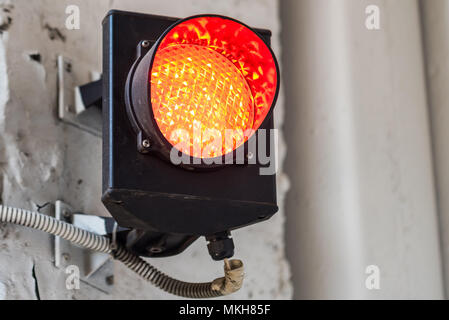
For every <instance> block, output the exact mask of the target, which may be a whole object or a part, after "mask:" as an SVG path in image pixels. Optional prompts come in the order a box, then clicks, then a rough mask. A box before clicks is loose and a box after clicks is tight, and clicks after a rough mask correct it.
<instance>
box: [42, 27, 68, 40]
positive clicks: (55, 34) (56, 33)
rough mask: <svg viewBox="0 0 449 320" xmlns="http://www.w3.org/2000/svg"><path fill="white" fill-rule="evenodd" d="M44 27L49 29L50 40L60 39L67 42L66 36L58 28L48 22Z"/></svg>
mask: <svg viewBox="0 0 449 320" xmlns="http://www.w3.org/2000/svg"><path fill="white" fill-rule="evenodd" d="M44 29H46V30H47V31H48V37H49V38H50V40H60V41H62V42H65V40H66V36H65V35H64V34H63V33H62V32H61V31H60V30H59V29H58V28H54V27H51V26H50V25H49V24H48V23H46V24H45V25H44Z"/></svg>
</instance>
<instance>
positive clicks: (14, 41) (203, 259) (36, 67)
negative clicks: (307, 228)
mask: <svg viewBox="0 0 449 320" xmlns="http://www.w3.org/2000/svg"><path fill="white" fill-rule="evenodd" d="M68 5H78V6H79V8H80V13H81V29H80V30H67V29H66V28H65V20H66V17H67V16H66V14H65V9H66V7H67V6H68ZM112 8H114V9H123V10H129V11H140V12H145V13H152V14H159V15H168V16H179V17H186V16H189V15H193V14H199V13H218V14H223V15H228V16H232V17H234V18H236V19H240V20H242V21H243V22H245V23H247V24H249V25H252V26H254V27H261V28H268V29H271V30H272V31H273V41H272V44H273V48H274V50H275V52H277V53H278V54H279V53H280V41H279V37H278V34H279V31H280V23H279V18H278V4H277V1H270V0H260V1H251V0H240V1H239V0H233V1H220V2H218V1H212V0H188V1H182V2H181V1H173V0H170V1H157V0H151V1H149V0H134V1H124V0H120V1H112V0H111V1H106V0H102V1H85V0H84V1H81V0H79V1H65V0H61V1H59V0H58V1H57V0H35V1H25V0H15V1H4V0H3V1H2V0H0V202H2V203H4V204H5V205H10V206H16V207H22V208H25V209H33V210H35V209H36V208H37V206H39V205H42V204H45V203H47V202H54V201H56V200H58V199H60V200H63V201H65V202H67V203H69V204H70V205H71V206H72V207H74V208H75V209H76V210H79V211H83V212H88V213H95V214H99V215H107V212H106V210H105V209H104V207H103V205H102V204H101V202H100V195H101V139H99V138H96V137H94V136H92V135H90V134H88V133H85V132H82V131H80V130H79V129H77V128H74V127H70V126H67V125H65V124H63V123H61V122H60V121H59V120H58V119H57V104H56V102H57V92H56V83H57V81H56V80H57V78H56V76H57V74H56V59H57V55H58V54H63V55H64V56H66V57H69V58H71V59H73V61H74V68H73V72H74V77H75V79H76V82H77V83H78V84H82V83H85V82H88V81H89V72H91V71H101V34H102V31H101V21H102V19H103V17H104V15H105V14H106V12H107V11H108V10H109V9H112ZM282 118H283V99H282V95H281V97H280V99H279V100H278V105H277V110H276V115H275V121H276V123H277V126H278V127H280V126H281V124H282ZM281 138H282V137H281ZM279 151H280V155H281V159H283V157H284V154H285V146H284V143H283V140H282V139H281V141H280V146H279ZM287 189H288V181H287V178H286V177H285V175H283V174H282V173H280V174H279V176H278V194H279V196H278V198H279V206H280V208H281V210H280V212H279V213H278V214H277V215H276V216H275V217H274V218H273V219H271V220H270V221H268V222H264V223H261V224H258V225H254V226H251V227H249V228H245V229H243V230H239V231H236V232H235V233H234V239H235V243H236V246H237V249H236V256H237V257H238V258H240V259H242V260H244V261H245V264H246V275H247V276H246V281H245V285H244V288H243V289H242V290H241V291H240V292H239V293H237V294H235V295H233V296H231V297H230V298H243V299H245V298H254V299H279V298H290V297H291V291H292V289H291V284H290V272H289V268H288V264H287V262H286V260H285V255H284V241H283V235H284V228H283V225H284V213H283V209H282V208H283V200H284V194H285V192H286V190H287ZM43 212H46V213H51V208H50V207H47V208H45V209H44V211H43ZM52 241H53V239H52V237H51V236H49V235H47V234H44V233H41V232H37V231H31V230H29V229H26V228H22V227H16V226H12V225H6V224H1V225H0V299H120V298H122V299H163V298H172V296H170V295H167V294H165V293H163V292H161V291H159V290H158V289H156V288H154V287H152V286H151V285H149V284H148V283H145V282H144V281H142V280H140V279H139V278H138V277H137V276H136V275H134V274H133V273H132V272H130V271H128V270H126V267H124V266H123V265H121V264H118V263H116V264H115V281H114V283H115V284H114V286H113V289H112V293H111V294H106V293H104V292H103V291H100V290H98V289H96V288H94V287H92V286H90V285H88V284H86V283H81V288H80V290H67V289H66V287H65V281H66V277H67V275H66V274H65V272H64V270H63V269H57V268H55V267H54V264H53V259H54V257H53V251H52V250H53V249H52ZM152 262H153V263H154V265H155V266H157V267H160V268H161V269H162V270H163V271H164V272H165V273H167V274H170V275H173V276H175V277H178V278H180V279H183V280H186V281H205V280H211V279H214V278H216V277H218V276H221V274H222V265H221V263H217V262H213V261H211V259H210V258H209V256H208V253H207V249H206V244H205V240H204V239H201V240H199V241H197V242H196V243H195V244H194V245H193V246H192V247H191V248H189V249H188V250H187V251H186V252H184V253H183V254H182V255H180V256H177V257H171V258H167V259H161V260H154V261H152ZM198 270H200V272H198Z"/></svg>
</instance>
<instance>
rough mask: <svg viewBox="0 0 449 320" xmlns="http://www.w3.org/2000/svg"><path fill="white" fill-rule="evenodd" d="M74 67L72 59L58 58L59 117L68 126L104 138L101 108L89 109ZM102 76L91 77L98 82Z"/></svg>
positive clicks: (94, 75)
mask: <svg viewBox="0 0 449 320" xmlns="http://www.w3.org/2000/svg"><path fill="white" fill-rule="evenodd" d="M73 70H74V65H73V62H72V60H71V59H69V58H67V57H64V56H61V55H60V56H58V117H59V119H60V120H62V121H64V122H65V123H67V124H70V125H72V126H75V127H77V128H79V129H81V130H83V131H86V132H89V133H91V134H93V135H94V136H97V137H101V136H102V112H101V110H100V109H99V108H87V107H86V106H85V105H84V101H83V100H84V99H83V98H82V96H81V93H80V90H81V89H80V88H81V87H79V86H77V85H76V80H75V74H74V72H73ZM100 77H101V75H100V74H98V73H95V74H92V75H91V78H92V80H96V81H98V80H99V78H100Z"/></svg>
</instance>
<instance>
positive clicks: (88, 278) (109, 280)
mask: <svg viewBox="0 0 449 320" xmlns="http://www.w3.org/2000/svg"><path fill="white" fill-rule="evenodd" d="M55 218H56V219H58V220H63V221H65V222H69V223H72V224H73V225H74V226H77V227H79V228H82V229H85V230H88V231H91V232H94V233H97V234H100V235H105V234H106V225H105V220H104V219H103V218H101V217H98V216H93V215H87V214H80V213H75V212H74V211H73V210H72V208H71V207H70V206H68V205H67V204H65V203H64V202H62V201H59V200H58V201H56V202H55ZM54 255H55V257H54V258H55V266H56V267H57V268H66V267H68V266H70V265H75V266H77V267H78V268H79V270H80V280H81V281H83V282H85V283H87V284H89V285H91V286H93V287H95V288H97V289H99V290H101V291H103V292H105V293H110V291H111V290H112V287H113V279H114V270H113V261H112V260H111V257H110V256H109V255H108V254H105V253H99V252H94V251H91V250H87V249H85V248H80V247H77V246H75V245H73V244H71V243H70V242H69V241H64V240H62V239H61V238H60V237H55V239H54Z"/></svg>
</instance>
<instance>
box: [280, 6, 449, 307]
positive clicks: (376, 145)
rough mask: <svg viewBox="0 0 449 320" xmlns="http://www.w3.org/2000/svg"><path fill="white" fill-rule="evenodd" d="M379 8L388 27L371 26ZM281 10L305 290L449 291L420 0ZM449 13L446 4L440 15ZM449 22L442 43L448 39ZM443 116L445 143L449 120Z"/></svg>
mask: <svg viewBox="0 0 449 320" xmlns="http://www.w3.org/2000/svg"><path fill="white" fill-rule="evenodd" d="M426 2H427V1H426ZM428 2H432V3H433V1H428ZM368 5H377V6H378V7H379V9H380V30H373V31H371V30H368V29H367V28H366V27H365V20H366V18H367V15H366V14H365V8H366V7H367V6H368ZM281 7H282V8H281V14H282V21H283V37H282V38H283V41H284V50H283V51H284V54H283V64H284V66H288V68H285V73H284V84H285V88H286V96H287V100H286V112H288V117H286V123H285V132H287V133H288V134H287V135H286V137H287V145H288V154H287V162H286V171H287V173H288V174H289V177H290V179H291V191H290V192H289V193H288V196H287V212H288V216H287V219H288V222H289V223H288V228H287V243H288V255H289V257H290V261H291V266H292V274H293V283H294V287H295V295H294V297H295V298H312V299H313V298H321V299H326V298H331V299H333V298H339V299H347V298H359V299H366V298H382V299H389V298H442V297H443V276H442V268H441V261H442V258H441V252H440V243H439V232H438V231H439V227H438V216H437V205H436V196H435V186H434V175H433V167H432V152H431V139H430V129H429V121H428V109H427V99H426V98H427V97H426V81H425V73H424V60H423V54H422V51H423V47H422V39H421V28H420V15H419V6H418V2H417V1H410V0H396V1H388V0H384V1H380V0H369V1H366V0H363V1H360V0H347V1H338V0H335V1H334V0H301V1H297V0H289V1H281ZM443 9H444V10H443ZM447 13H448V8H447V3H446V5H445V6H444V8H441V10H440V9H438V8H437V9H435V10H434V12H432V14H434V15H435V14H438V15H444V17H445V18H446V19H447ZM445 23H446V24H441V25H438V26H435V28H436V29H437V30H438V31H437V32H435V33H433V35H434V38H435V40H434V41H435V43H437V42H440V41H441V37H446V38H447V31H444V32H443V33H440V32H441V30H444V29H445V28H446V27H447V21H445ZM446 29H447V28H446ZM446 41H447V39H446ZM445 53H447V50H445V51H444V52H443V53H441V52H440V54H439V58H438V59H437V57H436V55H435V56H432V57H433V58H434V59H433V60H432V61H434V62H435V63H438V66H441V68H437V69H435V68H431V70H434V71H435V73H437V72H441V73H440V74H439V75H438V76H437V75H436V74H435V79H437V78H439V80H438V82H435V85H437V86H438V88H436V89H435V90H438V91H439V93H440V94H439V95H438V98H437V99H436V100H435V105H434V108H439V109H438V112H440V111H441V112H443V106H445V107H446V106H447V99H446V98H447V88H446V87H447V81H444V80H445V79H446V80H447V73H444V70H446V69H447V54H445ZM443 65H444V68H443V67H442V66H443ZM444 112H447V111H444ZM438 114H440V115H442V114H441V113H438ZM436 118H438V119H439V120H438V122H440V126H439V128H440V133H439V134H440V135H441V140H440V141H443V139H444V138H443V137H447V134H446V135H444V132H446V133H447V125H446V123H445V122H444V121H445V120H444V119H446V118H447V117H440V116H436ZM444 140H446V141H447V139H444ZM446 149H447V148H446ZM444 159H445V158H444V157H443V156H442V157H441V158H440V161H441V162H440V163H441V166H443V165H446V166H447V161H444ZM446 171H447V170H446ZM446 178H447V177H446ZM445 180H447V179H445ZM442 183H444V181H442ZM444 197H446V200H445V201H447V198H448V195H447V192H445V195H444ZM446 211H447V210H446ZM445 214H447V212H446V213H445ZM446 220H447V219H446ZM446 242H447V241H446ZM446 252H447V251H446ZM369 265H376V266H378V267H379V269H380V289H379V290H368V288H367V287H366V286H365V280H366V279H367V277H368V275H367V274H366V273H365V271H366V267H367V266H369Z"/></svg>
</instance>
